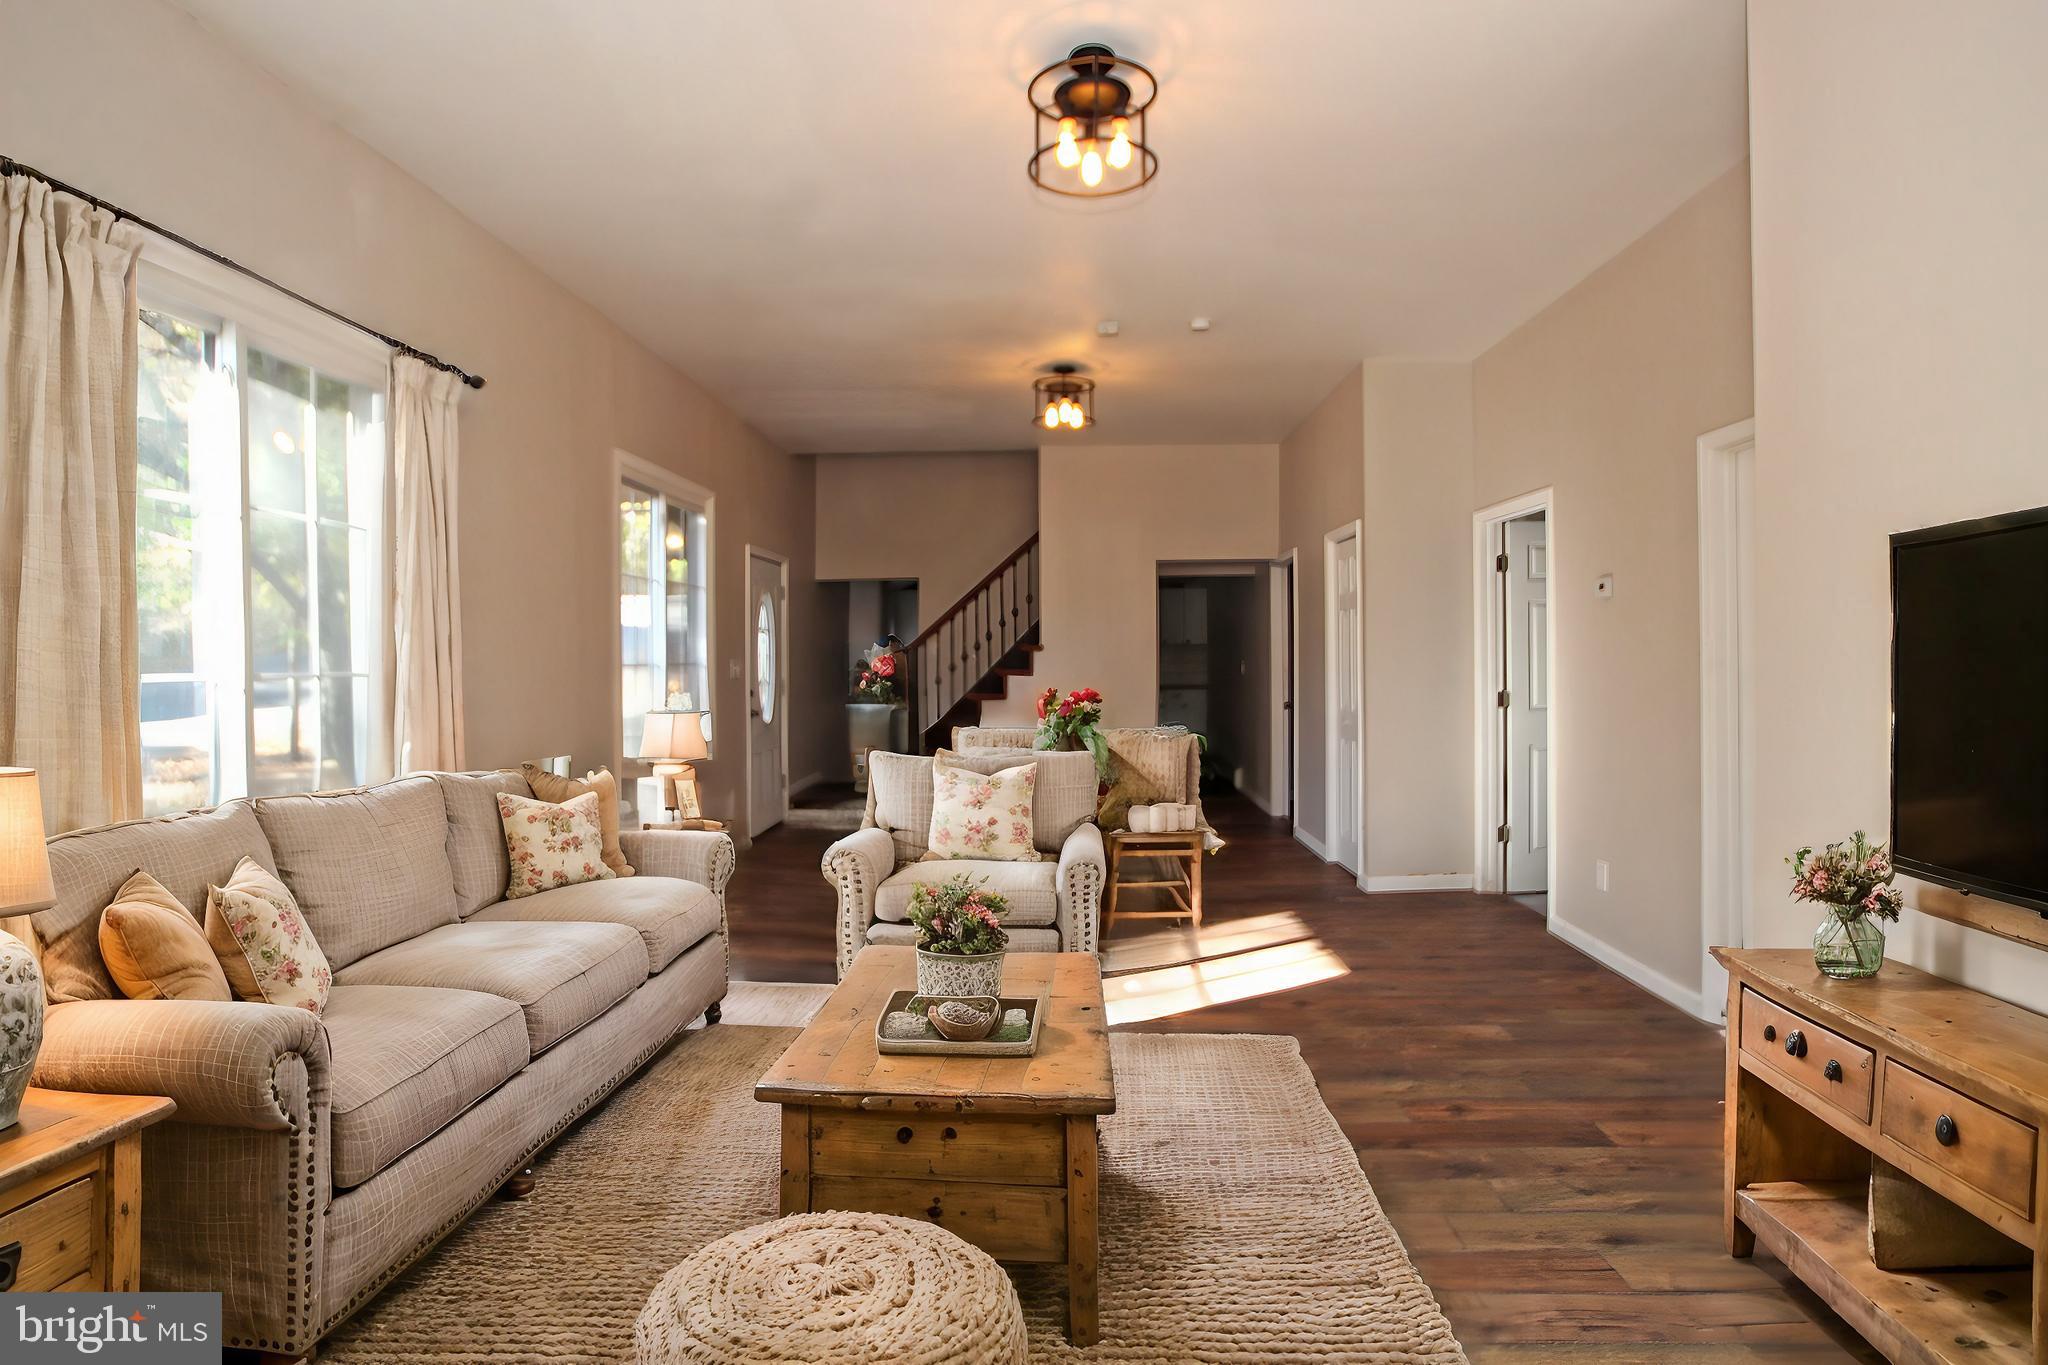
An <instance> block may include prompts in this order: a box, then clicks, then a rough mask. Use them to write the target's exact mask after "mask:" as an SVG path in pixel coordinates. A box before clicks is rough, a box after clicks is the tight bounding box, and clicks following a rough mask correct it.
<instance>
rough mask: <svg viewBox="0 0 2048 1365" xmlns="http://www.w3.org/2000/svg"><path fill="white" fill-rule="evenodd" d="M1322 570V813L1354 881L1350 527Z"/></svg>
mask: <svg viewBox="0 0 2048 1365" xmlns="http://www.w3.org/2000/svg"><path fill="white" fill-rule="evenodd" d="M1327 548H1328V555H1327V556H1326V559H1325V563H1324V568H1325V569H1326V571H1327V580H1326V582H1325V584H1324V591H1325V595H1326V596H1327V598H1328V601H1329V630H1328V631H1327V632H1326V633H1325V635H1324V639H1325V640H1326V641H1327V648H1328V650H1329V653H1328V656H1327V657H1326V658H1325V660H1324V665H1325V671H1326V672H1327V674H1328V676H1329V689H1328V702H1329V704H1328V706H1327V708H1326V714H1327V715H1328V717H1329V774H1328V785H1327V790H1328V810H1329V828H1328V830H1327V836H1328V838H1329V849H1330V857H1331V859H1332V860H1334V861H1335V862H1337V863H1339V864H1341V865H1342V866H1344V867H1346V868H1348V869H1349V870H1350V871H1351V873H1352V875H1353V876H1356V875H1358V873H1359V869H1360V867H1361V866H1362V863H1363V859H1362V858H1361V857H1360V849H1359V842H1360V840H1361V838H1362V837H1363V825H1364V821H1363V820H1362V819H1361V817H1360V813H1359V807H1360V802H1361V796H1360V792H1359V788H1360V785H1361V784H1362V782H1363V780H1364V775H1365V769H1364V764H1363V762H1362V753H1361V746H1362V745H1363V743H1364V734H1365V726H1364V722H1363V718H1362V717H1361V716H1360V714H1359V711H1360V697H1359V676H1358V638H1359V636H1358V625H1359V622H1358V611H1359V601H1358V531H1357V528H1356V527H1352V528H1350V529H1348V530H1346V531H1343V532H1340V533H1339V534H1338V535H1337V536H1336V537H1335V538H1333V539H1332V540H1330V541H1328V542H1327Z"/></svg>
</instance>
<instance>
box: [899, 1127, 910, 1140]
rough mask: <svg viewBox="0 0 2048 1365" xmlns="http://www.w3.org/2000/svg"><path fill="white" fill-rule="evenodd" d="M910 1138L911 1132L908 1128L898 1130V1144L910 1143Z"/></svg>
mask: <svg viewBox="0 0 2048 1365" xmlns="http://www.w3.org/2000/svg"><path fill="white" fill-rule="evenodd" d="M910 1138H911V1132H910V1130H909V1129H908V1128H898V1129H897V1130H896V1140H897V1141H898V1142H908V1141H910Z"/></svg>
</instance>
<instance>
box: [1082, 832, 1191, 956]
mask: <svg viewBox="0 0 2048 1365" xmlns="http://www.w3.org/2000/svg"><path fill="white" fill-rule="evenodd" d="M1102 837H1103V844H1104V847H1105V851H1106V852H1107V853H1108V856H1109V876H1108V878H1107V885H1106V886H1105V887H1104V895H1103V903H1102V936H1103V937H1104V938H1107V937H1109V931H1110V928H1111V927H1112V926H1113V925H1115V923H1116V919H1117V916H1118V915H1122V916H1123V917H1124V918H1125V919H1185V920H1188V921H1190V922H1191V923H1192V924H1193V925H1194V927H1195V928H1197V929H1199V928H1201V927H1202V831H1200V830H1198V829H1197V830H1179V831H1176V832H1174V833H1171V834H1136V833H1133V832H1132V831H1130V830H1115V831H1112V832H1111V833H1108V834H1105V835H1103V836H1102ZM1127 862H1128V863H1129V866H1128V867H1127V866H1126V863H1127ZM1125 891H1163V892H1165V893H1166V896H1165V899H1166V906H1167V908H1164V909H1154V910H1142V909H1141V910H1126V909H1123V908H1122V907H1121V905H1120V901H1121V899H1122V893H1123V892H1125Z"/></svg>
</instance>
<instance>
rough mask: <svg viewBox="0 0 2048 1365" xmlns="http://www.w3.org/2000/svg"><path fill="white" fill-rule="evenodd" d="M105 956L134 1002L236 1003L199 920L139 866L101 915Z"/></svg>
mask: <svg viewBox="0 0 2048 1365" xmlns="http://www.w3.org/2000/svg"><path fill="white" fill-rule="evenodd" d="M100 957H101V958H102V959H104V960H105V962H106V964H107V975H108V976H111V977H113V978H114V984H115V985H116V986H119V987H120V988H121V994H123V995H125V996H127V997H128V998H129V999H130V1000H232V999H234V998H235V996H234V992H232V991H230V990H229V989H228V979H227V976H226V974H225V973H223V972H222V971H221V966H220V959H219V958H217V957H215V956H214V955H213V947H212V945H210V944H209V943H207V941H206V935H205V933H203V932H202V931H201V930H200V928H199V921H198V920H196V919H193V918H192V912H191V911H190V910H187V909H186V908H185V907H184V905H183V904H181V903H180V902H179V900H178V898H177V897H176V896H173V895H172V894H171V893H170V892H169V891H167V890H165V889H164V885H163V883H162V882H159V881H158V880H157V879H156V878H154V877H152V876H150V875H149V874H148V873H147V872H144V871H142V870H141V869H140V868H137V869H136V871H135V875H133V876H131V877H130V878H129V879H128V880H127V881H125V882H123V883H121V889H120V890H119V891H116V892H115V893H114V899H113V900H112V901H110V902H108V904H107V908H106V909H104V910H102V911H100Z"/></svg>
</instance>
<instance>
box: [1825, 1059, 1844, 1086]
mask: <svg viewBox="0 0 2048 1365" xmlns="http://www.w3.org/2000/svg"><path fill="white" fill-rule="evenodd" d="M1820 1074H1821V1075H1823V1076H1825V1077H1827V1078H1828V1079H1829V1080H1831V1081H1839V1080H1841V1079H1842V1064H1841V1063H1840V1062H1838V1061H1836V1060H1835V1059H1834V1058H1832V1057H1830V1058H1828V1064H1827V1065H1826V1066H1824V1067H1822V1068H1821V1069H1820Z"/></svg>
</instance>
